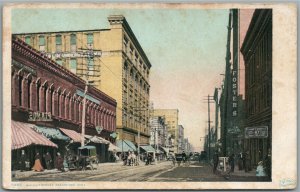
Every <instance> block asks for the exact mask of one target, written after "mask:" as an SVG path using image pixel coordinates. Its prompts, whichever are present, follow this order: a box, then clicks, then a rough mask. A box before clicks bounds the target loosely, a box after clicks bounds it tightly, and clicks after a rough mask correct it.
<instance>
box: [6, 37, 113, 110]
mask: <svg viewBox="0 0 300 192" xmlns="http://www.w3.org/2000/svg"><path fill="white" fill-rule="evenodd" d="M12 43H15V44H17V45H19V46H21V47H22V48H23V49H27V50H28V51H30V52H32V53H33V54H35V55H37V56H38V57H39V58H40V59H42V60H44V61H45V62H47V63H49V64H51V65H53V66H54V67H55V68H57V69H58V70H60V71H61V72H62V73H67V74H68V75H69V76H70V77H71V78H74V79H76V80H77V81H79V82H81V83H82V85H84V84H85V81H84V80H83V79H82V78H80V77H78V76H77V75H75V74H74V73H72V72H71V71H69V70H68V69H66V68H64V67H63V66H61V65H59V64H57V63H56V62H55V61H53V60H51V59H49V58H48V57H47V56H45V55H44V54H43V53H41V52H40V51H38V50H36V49H34V48H33V47H31V46H30V45H28V44H26V43H25V42H24V41H22V40H21V39H19V38H18V37H16V36H14V35H13V36H12ZM78 88H80V87H78ZM89 88H90V89H91V90H93V91H95V93H98V94H100V95H101V96H103V97H106V98H105V99H103V100H104V101H105V102H107V103H109V104H111V105H114V106H117V101H116V100H115V99H114V98H112V97H110V96H109V95H107V94H106V93H104V92H103V91H101V90H99V89H97V88H96V87H94V86H91V87H89ZM93 96H95V95H93Z"/></svg>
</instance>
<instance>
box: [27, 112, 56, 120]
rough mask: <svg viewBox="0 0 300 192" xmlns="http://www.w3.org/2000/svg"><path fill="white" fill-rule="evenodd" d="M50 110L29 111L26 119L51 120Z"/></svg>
mask: <svg viewBox="0 0 300 192" xmlns="http://www.w3.org/2000/svg"><path fill="white" fill-rule="evenodd" d="M52 120H53V119H52V114H51V112H39V111H36V112H32V111H31V112H29V116H28V121H52Z"/></svg>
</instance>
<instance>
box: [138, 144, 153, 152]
mask: <svg viewBox="0 0 300 192" xmlns="http://www.w3.org/2000/svg"><path fill="white" fill-rule="evenodd" d="M140 148H142V149H143V150H145V151H146V152H152V153H153V152H155V149H154V148H153V147H152V146H151V145H142V146H140Z"/></svg>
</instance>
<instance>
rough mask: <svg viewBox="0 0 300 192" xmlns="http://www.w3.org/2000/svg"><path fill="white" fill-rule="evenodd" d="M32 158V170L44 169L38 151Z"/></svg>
mask: <svg viewBox="0 0 300 192" xmlns="http://www.w3.org/2000/svg"><path fill="white" fill-rule="evenodd" d="M34 159H35V161H34V165H33V167H32V170H34V171H38V172H40V171H44V168H43V166H42V164H41V156H40V153H39V152H37V153H36V155H35V157H34Z"/></svg>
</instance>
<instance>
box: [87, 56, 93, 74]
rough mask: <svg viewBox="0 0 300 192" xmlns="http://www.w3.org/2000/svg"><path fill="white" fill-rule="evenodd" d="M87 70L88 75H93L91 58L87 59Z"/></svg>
mask: <svg viewBox="0 0 300 192" xmlns="http://www.w3.org/2000/svg"><path fill="white" fill-rule="evenodd" d="M87 70H88V75H94V60H93V59H87Z"/></svg>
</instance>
